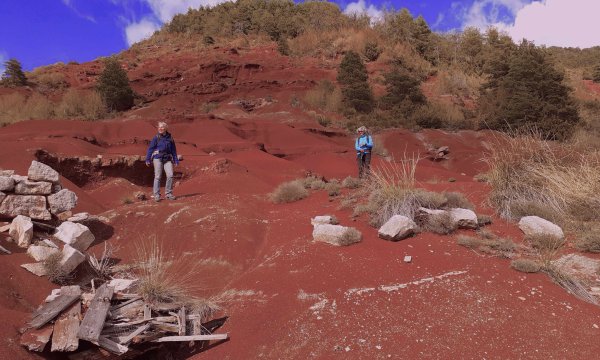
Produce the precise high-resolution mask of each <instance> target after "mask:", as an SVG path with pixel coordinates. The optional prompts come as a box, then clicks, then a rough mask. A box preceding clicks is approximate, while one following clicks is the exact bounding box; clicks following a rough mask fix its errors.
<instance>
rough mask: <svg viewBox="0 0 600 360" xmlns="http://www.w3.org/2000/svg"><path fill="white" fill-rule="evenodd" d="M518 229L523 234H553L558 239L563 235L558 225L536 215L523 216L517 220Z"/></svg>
mask: <svg viewBox="0 0 600 360" xmlns="http://www.w3.org/2000/svg"><path fill="white" fill-rule="evenodd" d="M519 229H521V231H523V233H525V236H535V235H542V234H546V235H553V236H556V237H558V238H560V239H562V238H564V237H565V234H564V233H563V231H562V229H561V228H560V226H558V225H556V224H554V223H552V222H550V221H548V220H545V219H542V218H541V217H538V216H524V217H522V218H521V220H520V221H519Z"/></svg>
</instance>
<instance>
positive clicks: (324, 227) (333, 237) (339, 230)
mask: <svg viewBox="0 0 600 360" xmlns="http://www.w3.org/2000/svg"><path fill="white" fill-rule="evenodd" d="M354 231H356V230H354ZM352 232H353V229H352V228H349V227H346V226H341V225H331V224H321V225H317V226H315V227H314V228H313V234H312V235H313V239H314V241H320V242H326V243H328V244H331V245H336V246H346V245H350V244H353V243H356V242H359V241H360V240H361V238H360V236H359V237H357V238H355V237H352V236H351V234H352ZM359 234H360V233H359Z"/></svg>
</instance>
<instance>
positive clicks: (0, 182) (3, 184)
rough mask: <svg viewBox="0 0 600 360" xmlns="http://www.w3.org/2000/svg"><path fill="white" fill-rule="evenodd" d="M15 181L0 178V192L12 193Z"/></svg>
mask: <svg viewBox="0 0 600 360" xmlns="http://www.w3.org/2000/svg"><path fill="white" fill-rule="evenodd" d="M14 188H15V180H14V179H13V178H11V177H10V176H0V191H13V189H14Z"/></svg>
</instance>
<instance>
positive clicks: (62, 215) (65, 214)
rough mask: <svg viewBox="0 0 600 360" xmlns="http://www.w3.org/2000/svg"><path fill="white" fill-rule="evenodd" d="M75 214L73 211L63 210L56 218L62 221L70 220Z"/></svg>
mask: <svg viewBox="0 0 600 360" xmlns="http://www.w3.org/2000/svg"><path fill="white" fill-rule="evenodd" d="M72 216H73V212H72V211H63V212H61V213H59V214H56V218H57V219H58V220H60V221H68V220H69V219H70V218H71V217H72Z"/></svg>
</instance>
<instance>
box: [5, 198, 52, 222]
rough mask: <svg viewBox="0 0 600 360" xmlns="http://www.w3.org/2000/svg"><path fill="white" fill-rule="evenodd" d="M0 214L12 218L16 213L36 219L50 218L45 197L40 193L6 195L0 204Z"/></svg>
mask: <svg viewBox="0 0 600 360" xmlns="http://www.w3.org/2000/svg"><path fill="white" fill-rule="evenodd" d="M0 215H2V216H6V217H11V218H14V217H16V216H18V215H24V216H28V217H30V218H32V219H36V220H50V219H52V215H51V214H50V211H48V210H47V209H46V197H44V196H40V195H8V196H6V198H5V199H4V201H2V204H0Z"/></svg>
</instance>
